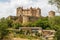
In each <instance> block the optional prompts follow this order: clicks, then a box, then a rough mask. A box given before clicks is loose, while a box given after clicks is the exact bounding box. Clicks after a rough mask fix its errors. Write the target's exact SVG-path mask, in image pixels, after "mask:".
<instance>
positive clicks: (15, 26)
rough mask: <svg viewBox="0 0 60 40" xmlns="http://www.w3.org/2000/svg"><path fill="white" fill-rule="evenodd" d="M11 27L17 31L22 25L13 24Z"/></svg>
mask: <svg viewBox="0 0 60 40" xmlns="http://www.w3.org/2000/svg"><path fill="white" fill-rule="evenodd" d="M12 26H13V27H12V28H15V29H19V27H22V24H20V23H13V24H12Z"/></svg>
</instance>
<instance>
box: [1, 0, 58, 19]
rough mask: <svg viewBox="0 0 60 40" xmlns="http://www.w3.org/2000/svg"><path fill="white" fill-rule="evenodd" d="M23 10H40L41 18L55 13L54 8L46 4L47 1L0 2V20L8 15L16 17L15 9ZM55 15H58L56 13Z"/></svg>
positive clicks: (13, 0) (5, 0)
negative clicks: (52, 12) (51, 12)
mask: <svg viewBox="0 0 60 40" xmlns="http://www.w3.org/2000/svg"><path fill="white" fill-rule="evenodd" d="M19 6H20V7H22V6H23V8H30V7H33V8H37V7H39V8H40V9H41V12H42V13H41V14H42V16H47V15H48V12H49V11H51V10H53V11H56V10H57V8H56V6H54V5H53V6H51V5H49V4H48V0H0V18H2V17H7V16H9V15H13V16H15V15H16V8H17V7H19ZM56 15H59V14H58V13H56Z"/></svg>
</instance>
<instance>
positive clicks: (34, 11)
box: [16, 7, 41, 23]
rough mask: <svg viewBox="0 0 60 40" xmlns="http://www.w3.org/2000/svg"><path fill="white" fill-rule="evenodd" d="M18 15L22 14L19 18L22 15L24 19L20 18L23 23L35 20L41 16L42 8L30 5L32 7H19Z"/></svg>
mask: <svg viewBox="0 0 60 40" xmlns="http://www.w3.org/2000/svg"><path fill="white" fill-rule="evenodd" d="M16 16H18V17H19V16H20V17H19V18H21V17H22V19H20V20H22V23H27V22H30V21H31V22H33V21H36V20H38V19H39V18H40V17H41V9H40V8H32V7H30V9H23V7H18V8H17V14H16Z"/></svg>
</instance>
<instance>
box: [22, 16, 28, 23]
mask: <svg viewBox="0 0 60 40" xmlns="http://www.w3.org/2000/svg"><path fill="white" fill-rule="evenodd" d="M28 21H29V18H28V17H27V16H23V24H24V23H27V22H28Z"/></svg>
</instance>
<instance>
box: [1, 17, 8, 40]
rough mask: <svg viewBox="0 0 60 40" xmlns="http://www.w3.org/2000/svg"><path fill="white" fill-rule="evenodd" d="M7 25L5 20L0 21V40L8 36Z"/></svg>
mask: <svg viewBox="0 0 60 40" xmlns="http://www.w3.org/2000/svg"><path fill="white" fill-rule="evenodd" d="M7 28H8V24H7V23H6V19H5V18H1V19H0V40H2V39H3V38H4V37H5V36H6V35H7V34H8V30H7Z"/></svg>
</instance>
